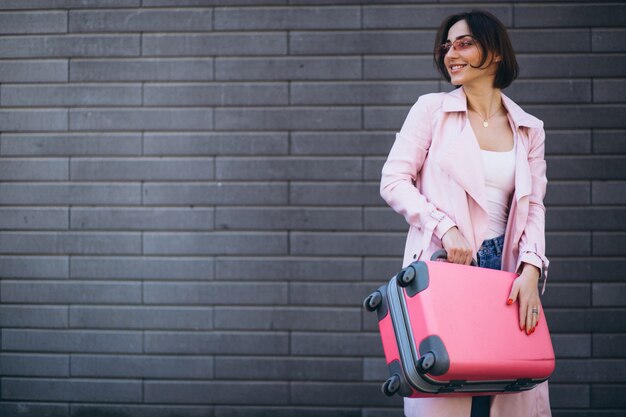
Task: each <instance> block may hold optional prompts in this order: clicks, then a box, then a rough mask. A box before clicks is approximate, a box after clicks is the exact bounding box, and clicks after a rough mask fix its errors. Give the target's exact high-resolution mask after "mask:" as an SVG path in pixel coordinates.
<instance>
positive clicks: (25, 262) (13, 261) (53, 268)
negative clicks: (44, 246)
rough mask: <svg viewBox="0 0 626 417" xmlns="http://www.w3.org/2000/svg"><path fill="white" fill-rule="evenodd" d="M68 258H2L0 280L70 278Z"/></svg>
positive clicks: (0, 260)
mask: <svg viewBox="0 0 626 417" xmlns="http://www.w3.org/2000/svg"><path fill="white" fill-rule="evenodd" d="M69 264H70V262H69V257H68V256H38V255H35V256H16V255H9V256H0V278H3V279H6V278H9V279H17V278H35V279H59V278H69Z"/></svg>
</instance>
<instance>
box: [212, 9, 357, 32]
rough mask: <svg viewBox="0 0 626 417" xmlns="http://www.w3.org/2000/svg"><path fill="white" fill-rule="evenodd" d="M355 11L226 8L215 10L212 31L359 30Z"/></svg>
mask: <svg viewBox="0 0 626 417" xmlns="http://www.w3.org/2000/svg"><path fill="white" fill-rule="evenodd" d="M360 27H361V13H360V8H359V7H323V8H322V7H303V6H299V7H271V8H269V7H265V8H257V7H241V8H234V7H227V8H218V9H215V29H216V30H251V29H260V30H268V29H269V30H271V29H292V30H293V29H359V28H360Z"/></svg>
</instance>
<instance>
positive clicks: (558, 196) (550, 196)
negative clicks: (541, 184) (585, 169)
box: [544, 179, 591, 212]
mask: <svg viewBox="0 0 626 417" xmlns="http://www.w3.org/2000/svg"><path fill="white" fill-rule="evenodd" d="M544 203H545V204H546V206H548V212H549V211H550V210H551V208H550V206H556V205H587V204H591V185H590V184H589V181H557V180H555V181H553V180H552V179H549V180H548V189H547V191H546V198H545V199H544Z"/></svg>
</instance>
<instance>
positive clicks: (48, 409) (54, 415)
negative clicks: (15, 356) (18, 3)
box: [0, 4, 69, 417]
mask: <svg viewBox="0 0 626 417" xmlns="http://www.w3.org/2000/svg"><path fill="white" fill-rule="evenodd" d="M3 7H4V4H3ZM68 409H69V404H59V403H48V404H46V403H38V402H33V403H29V402H26V401H19V402H13V403H12V402H10V401H3V402H2V404H0V414H1V415H3V416H18V415H20V414H21V413H23V414H25V415H35V416H39V417H68V416H69V411H68Z"/></svg>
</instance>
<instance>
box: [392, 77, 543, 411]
mask: <svg viewBox="0 0 626 417" xmlns="http://www.w3.org/2000/svg"><path fill="white" fill-rule="evenodd" d="M502 99H503V104H504V106H505V107H506V109H507V112H508V117H509V122H510V124H511V128H512V130H513V133H514V137H515V142H516V161H515V192H514V196H513V199H512V202H511V209H510V212H509V217H508V223H507V226H506V232H505V241H504V247H503V256H502V269H503V270H506V271H519V270H520V265H521V263H522V262H526V263H530V264H532V265H535V266H537V267H538V268H539V269H540V270H541V271H542V276H543V279H544V289H545V279H546V278H547V268H548V260H547V259H546V257H545V255H544V253H545V236H544V224H545V207H544V205H543V198H544V195H545V192H546V184H547V179H546V162H545V160H544V146H545V133H544V130H543V123H542V122H541V121H540V120H539V119H537V118H535V117H533V116H531V115H529V114H528V113H526V112H524V111H523V110H522V109H521V108H520V107H519V106H518V105H517V104H515V103H514V102H513V101H512V100H511V99H509V98H508V97H506V96H504V95H503V96H502ZM481 160H482V157H481V155H480V147H479V145H478V142H477V140H476V137H475V136H474V133H473V131H472V128H471V126H470V123H469V122H468V119H467V100H466V96H465V93H464V91H463V88H458V89H456V90H454V91H453V92H450V93H434V94H427V95H424V96H422V97H420V98H419V100H418V101H417V103H415V105H414V106H413V107H412V108H411V110H410V112H409V115H408V116H407V118H406V120H405V122H404V124H403V126H402V129H401V130H400V132H399V133H398V134H397V135H396V140H395V143H394V145H393V147H392V149H391V151H390V153H389V157H388V159H387V162H386V163H385V165H384V167H383V171H382V180H381V185H380V193H381V196H382V197H383V198H384V199H385V201H387V203H388V204H389V205H390V206H391V207H392V208H393V209H394V210H395V211H396V212H398V213H400V214H402V215H403V216H404V217H405V219H406V221H407V222H408V223H409V232H408V236H407V240H406V247H405V251H404V266H406V265H408V264H410V263H411V262H413V261H415V260H417V259H429V258H430V255H431V254H432V253H433V252H434V251H436V250H437V249H440V248H441V237H442V235H443V234H444V233H445V232H446V231H447V230H448V229H449V228H450V227H452V226H455V225H456V226H457V227H458V228H459V230H460V231H461V233H462V234H463V236H465V238H466V239H467V240H468V241H469V243H470V244H471V245H472V248H473V251H474V253H476V252H477V251H478V249H479V248H480V245H481V244H482V242H483V240H484V239H485V238H486V237H487V230H488V213H487V199H486V195H485V186H484V184H485V178H484V172H483V167H482V163H481ZM502 302H505V300H502ZM511 325H512V326H515V325H516V323H511ZM529 337H532V336H529ZM470 409H471V399H470V398H469V397H464V398H424V399H413V398H410V399H405V402H404V411H405V414H406V416H407V417H469V415H470ZM546 416H551V412H550V403H549V398H548V384H547V382H545V383H543V384H540V385H539V386H537V387H536V388H535V389H533V390H531V391H526V392H524V393H518V394H502V395H497V396H494V397H493V400H492V403H491V417H546Z"/></svg>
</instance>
